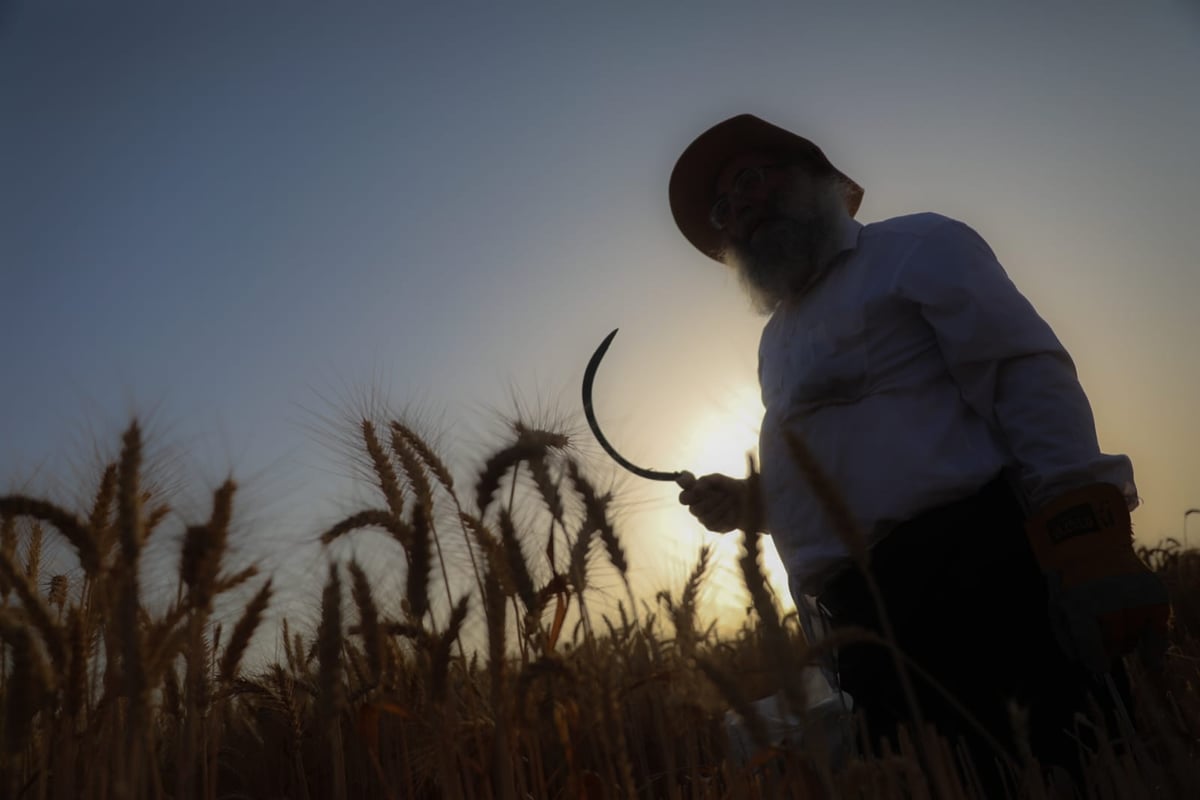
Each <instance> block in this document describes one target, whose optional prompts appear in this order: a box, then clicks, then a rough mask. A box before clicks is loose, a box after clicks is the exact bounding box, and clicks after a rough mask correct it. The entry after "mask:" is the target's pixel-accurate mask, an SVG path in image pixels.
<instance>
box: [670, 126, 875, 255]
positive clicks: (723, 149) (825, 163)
mask: <svg viewBox="0 0 1200 800" xmlns="http://www.w3.org/2000/svg"><path fill="white" fill-rule="evenodd" d="M747 152H761V153H770V154H777V155H779V156H780V157H781V158H783V159H786V160H787V161H788V162H789V163H795V164H803V165H806V166H808V167H809V168H811V169H812V170H813V171H814V173H815V174H817V175H836V176H838V177H839V178H841V180H842V182H843V183H844V185H845V188H846V210H847V211H848V212H849V213H850V216H854V215H855V214H857V213H858V207H859V205H860V204H861V203H862V197H863V189H862V187H861V186H859V185H858V184H857V183H855V182H854V181H852V180H851V179H850V178H848V177H846V175H845V174H844V173H843V172H842V171H841V170H839V169H837V168H836V167H835V166H833V164H831V163H830V161H829V159H828V158H826V157H825V154H824V153H822V152H821V148H819V147H817V146H816V145H815V144H813V143H812V142H810V141H809V140H808V139H805V138H804V137H802V136H797V135H796V134H794V133H792V132H791V131H788V130H784V129H783V128H780V127H778V126H776V125H772V124H771V123H769V122H767V121H766V120H763V119H759V118H758V117H756V116H754V115H753V114H740V115H738V116H736V117H730V118H729V119H727V120H725V121H724V122H719V123H717V124H716V125H714V126H712V127H711V128H709V129H708V130H706V131H705V132H704V133H702V134H700V135H699V136H698V137H696V140H695V141H693V142H692V143H691V144H690V145H688V147H687V149H686V150H684V151H683V154H682V155H681V156H679V160H678V161H676V162H675V169H674V170H672V172H671V181H670V185H669V193H670V199H671V214H672V216H674V217H675V224H676V225H678V226H679V230H680V232H681V233H683V235H684V237H685V238H687V240H688V241H689V242H691V243H692V245H693V246H694V247H695V248H696V249H697V250H699V251H700V252H701V253H704V255H706V256H708V257H709V258H712V259H715V260H718V261H719V260H720V253H721V250H722V249H723V248H724V237H723V236H722V235H721V232H720V231H718V230H716V229H715V228H713V227H712V224H711V223H710V222H709V210H710V209H711V208H712V203H713V200H714V197H713V191H714V189H715V187H716V184H717V177H718V176H719V175H720V173H721V169H722V168H723V167H724V166H725V164H727V163H728V162H729V161H730V159H732V158H733V157H734V156H736V155H739V154H741V153H747Z"/></svg>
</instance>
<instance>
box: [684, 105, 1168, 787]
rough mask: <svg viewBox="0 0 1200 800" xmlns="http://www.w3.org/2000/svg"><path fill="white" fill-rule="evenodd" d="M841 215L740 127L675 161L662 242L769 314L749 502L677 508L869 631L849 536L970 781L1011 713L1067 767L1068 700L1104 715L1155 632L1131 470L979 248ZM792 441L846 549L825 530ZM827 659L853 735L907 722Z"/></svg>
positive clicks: (721, 480) (842, 209)
mask: <svg viewBox="0 0 1200 800" xmlns="http://www.w3.org/2000/svg"><path fill="white" fill-rule="evenodd" d="M862 197H863V189H862V187H861V186H860V185H859V184H858V183H856V182H855V181H853V180H851V179H850V178H848V177H847V176H846V175H845V174H844V173H842V172H841V171H840V170H838V169H837V168H835V167H834V166H833V164H832V163H830V161H829V159H828V158H826V157H825V155H824V154H823V153H822V151H821V150H820V149H819V148H818V147H817V146H816V145H814V144H813V143H812V142H809V141H808V140H806V139H803V138H801V137H799V136H797V135H795V134H793V133H791V132H789V131H786V130H784V129H782V128H779V127H776V126H774V125H772V124H770V123H768V122H765V121H763V120H761V119H758V118H757V117H754V116H751V115H748V114H746V115H741V116H737V117H733V118H731V119H728V120H725V121H724V122H722V123H720V124H718V125H716V126H714V127H713V128H711V129H709V130H708V131H706V132H705V133H704V134H702V135H701V136H700V137H699V138H697V139H696V140H695V141H694V142H692V144H691V145H690V146H689V147H688V148H687V149H686V150H685V151H684V153H683V155H682V156H680V158H679V160H678V162H677V163H676V165H675V169H674V171H673V173H672V175H671V181H670V201H671V210H672V213H673V215H674V218H675V221H676V223H677V224H678V226H679V229H680V231H681V232H682V233H683V234H684V236H685V237H686V238H687V239H688V241H690V242H691V243H692V244H693V245H694V246H695V247H696V248H697V249H698V250H699V251H700V252H702V253H703V254H704V255H706V256H708V257H709V258H712V259H714V260H717V261H721V262H723V263H725V264H727V265H729V266H731V267H733V268H734V269H735V270H736V271H737V274H738V276H739V278H740V280H741V282H742V284H743V286H744V287H745V288H746V290H747V291H748V293H749V294H750V297H751V299H752V301H753V303H754V306H755V307H756V308H757V309H758V310H759V311H761V312H763V313H764V314H765V315H769V319H768V320H767V323H766V326H765V327H764V329H763V334H762V340H761V344H760V347H759V381H760V384H761V389H762V398H763V405H764V407H765V415H764V418H763V422H762V428H761V434H760V436H761V438H760V444H759V454H760V459H761V475H760V476H759V478H758V483H757V485H752V484H751V483H750V482H749V481H748V480H746V479H735V478H731V477H729V476H724V475H707V476H704V477H702V478H700V479H698V480H695V481H694V482H691V481H690V480H689V481H686V482H685V483H686V485H685V488H684V491H683V492H682V493H681V494H680V502H682V503H684V504H685V505H687V506H688V507H689V509H690V510H691V512H692V513H693V514H694V515H695V516H696V517H697V518H698V519H699V520H700V521H701V522H702V523H703V524H704V525H705V526H706V527H708V528H709V529H711V530H714V531H721V532H724V531H730V530H733V529H735V528H744V527H746V526H747V525H749V524H752V523H751V522H750V521H751V520H753V519H756V518H760V519H762V520H763V525H762V527H763V528H764V530H765V531H766V532H768V533H770V534H772V535H773V537H774V540H775V545H776V548H777V549H778V551H779V554H780V557H781V558H782V560H783V563H784V565H785V566H786V568H787V571H788V577H789V582H790V587H791V591H792V593H793V595H794V596H795V597H796V598H797V601H798V604H801V602H800V601H801V597H802V596H812V597H815V598H817V600H818V601H819V604H820V607H821V608H822V610H823V612H824V613H826V614H827V615H828V617H829V621H830V622H831V623H832V624H833V625H834V627H835V628H836V627H847V626H854V627H863V628H867V629H870V630H874V631H877V632H882V631H883V630H884V624H883V621H882V620H881V618H880V616H879V614H878V613H877V611H878V610H877V608H876V605H875V603H874V602H873V601H872V593H871V590H870V587H869V585H868V582H867V580H866V579H865V577H864V574H863V571H862V570H861V569H858V568H857V567H856V566H855V564H854V563H853V560H852V558H851V552H850V548H848V546H847V545H848V541H847V540H848V539H853V538H854V536H862V537H865V541H866V544H867V545H868V546H869V547H870V551H869V563H870V574H871V577H872V578H873V580H874V581H875V583H876V584H877V585H878V588H879V591H880V592H881V594H882V601H883V606H884V608H883V611H884V612H885V615H886V618H887V619H888V620H890V623H891V627H892V630H893V632H894V635H895V639H896V642H897V644H898V645H899V647H900V649H901V650H902V651H903V652H904V653H905V654H906V656H907V657H908V658H909V659H911V661H912V663H913V664H915V665H916V666H917V667H918V668H919V670H916V671H913V677H912V681H913V685H914V687H915V689H916V695H917V700H918V705H919V706H920V713H921V714H922V715H923V717H924V718H925V720H926V721H929V722H933V723H934V724H935V725H936V726H937V727H938V728H939V730H940V731H941V732H942V733H943V734H945V735H947V736H949V737H954V738H959V737H961V738H963V740H964V741H965V742H966V744H967V745H968V747H969V749H970V751H971V753H972V755H973V756H974V757H975V759H976V761H977V762H982V764H979V765H978V768H979V769H981V770H984V771H987V770H991V769H992V768H991V766H989V765H990V764H991V763H992V762H993V761H994V759H995V758H996V757H997V756H998V755H1000V754H998V753H996V747H995V746H994V744H993V743H998V744H999V745H1000V747H1001V749H1002V750H1003V751H1004V752H1003V755H1007V756H1009V757H1012V758H1016V757H1017V756H1018V751H1019V747H1018V745H1017V742H1018V741H1020V739H1018V738H1017V735H1014V727H1016V728H1018V729H1019V728H1022V727H1023V726H1022V725H1021V724H1016V725H1014V723H1015V721H1016V720H1017V718H1018V717H1020V716H1021V715H1022V714H1025V713H1027V714H1028V717H1027V734H1028V741H1029V743H1030V745H1031V747H1032V749H1033V752H1034V754H1035V755H1037V756H1038V757H1040V758H1041V759H1043V761H1044V762H1046V763H1051V764H1061V765H1064V766H1067V767H1068V768H1073V767H1075V766H1076V765H1077V753H1076V750H1077V743H1076V742H1077V739H1076V738H1075V734H1074V733H1073V715H1074V713H1075V712H1077V711H1086V710H1087V708H1088V702H1089V700H1088V697H1089V695H1092V696H1094V697H1095V698H1096V699H1097V700H1098V701H1099V702H1100V703H1101V705H1102V706H1104V707H1106V708H1110V709H1111V708H1112V706H1113V703H1114V700H1113V698H1114V694H1115V692H1116V691H1117V690H1118V689H1123V688H1124V681H1123V672H1122V671H1121V669H1120V662H1119V657H1120V655H1121V654H1122V653H1125V652H1128V651H1129V650H1130V649H1131V648H1132V647H1133V645H1134V644H1136V643H1137V642H1139V641H1141V640H1143V639H1145V638H1146V635H1147V633H1148V632H1150V633H1154V634H1156V635H1161V634H1162V631H1163V629H1164V626H1165V613H1166V608H1167V607H1166V605H1165V602H1166V601H1165V596H1163V594H1162V592H1161V585H1160V584H1158V583H1157V582H1156V580H1155V579H1154V576H1153V575H1151V574H1150V573H1149V571H1148V570H1146V568H1145V567H1144V565H1142V564H1141V563H1140V562H1139V561H1138V560H1137V557H1136V556H1135V555H1134V553H1133V549H1132V544H1131V537H1132V533H1131V528H1130V522H1129V511H1130V510H1132V509H1133V508H1134V507H1135V506H1136V505H1137V502H1138V501H1137V490H1136V488H1135V485H1134V481H1133V470H1132V467H1131V464H1130V461H1129V459H1128V458H1126V457H1125V456H1121V455H1105V454H1103V453H1101V452H1100V448H1099V445H1098V443H1097V437H1096V431H1095V424H1094V421H1093V417H1092V412H1091V408H1090V407H1089V404H1088V400H1087V397H1086V396H1085V395H1084V392H1083V390H1082V388H1081V387H1080V385H1079V382H1078V380H1077V378H1076V373H1075V369H1074V366H1073V364H1072V362H1071V359H1070V357H1069V356H1068V355H1067V352H1066V351H1065V350H1064V348H1063V346H1062V344H1061V343H1060V342H1059V341H1058V339H1057V338H1056V337H1055V335H1054V333H1053V332H1052V331H1051V329H1050V327H1049V326H1048V325H1047V324H1046V323H1045V321H1043V320H1042V319H1041V318H1040V317H1039V316H1038V314H1037V313H1036V312H1035V311H1034V309H1033V307H1032V306H1031V305H1030V304H1029V302H1028V301H1027V300H1026V299H1025V298H1024V297H1023V296H1022V295H1021V294H1020V293H1019V292H1018V291H1017V289H1016V287H1014V286H1013V284H1012V282H1011V281H1010V280H1009V279H1008V277H1007V276H1006V275H1005V273H1004V270H1003V269H1002V268H1001V266H1000V264H999V263H998V262H997V260H996V258H995V256H994V255H993V253H992V251H991V250H990V248H989V247H988V246H987V244H986V243H985V242H984V241H983V239H982V238H980V236H979V235H978V234H977V233H975V232H974V231H973V230H972V229H970V228H969V227H967V226H966V225H964V224H963V223H961V222H957V221H955V220H952V219H949V218H947V217H943V216H940V215H937V214H930V213H925V214H914V215H911V216H904V217H898V218H895V219H889V220H885V221H883V222H877V223H872V224H869V225H863V224H861V223H859V222H857V221H855V219H854V216H855V214H856V212H857V211H858V208H859V205H860V203H861V201H862ZM796 442H800V443H802V444H803V445H804V446H805V447H806V448H807V450H808V451H809V452H811V454H812V456H813V457H814V459H815V461H816V463H817V467H818V468H819V469H820V470H821V471H822V472H823V473H824V474H825V475H826V476H828V478H829V479H830V480H831V481H832V484H833V485H834V486H835V487H836V489H837V490H838V492H839V493H840V495H841V497H842V499H844V501H845V502H846V504H847V505H848V507H849V509H850V511H851V513H852V516H853V520H852V521H851V524H852V525H853V526H854V527H855V528H856V530H855V531H851V532H847V531H845V530H838V525H837V523H836V522H835V520H834V519H833V517H832V516H831V514H830V513H829V512H830V509H829V508H827V507H826V505H827V504H826V503H823V502H822V500H821V498H820V497H819V496H818V493H817V492H815V491H814V490H813V487H812V485H811V480H810V479H811V477H812V476H811V474H806V472H805V469H806V468H805V466H804V464H803V463H802V461H799V460H798V459H797V458H796V457H795V456H796V453H795V450H794V448H795V446H796ZM809 472H810V473H811V468H810V469H809ZM838 661H839V663H838V673H839V678H840V682H841V686H842V688H843V689H845V690H846V691H847V692H848V693H849V694H850V695H851V696H852V697H853V698H854V701H855V704H856V706H858V707H859V708H861V709H862V710H863V712H864V714H865V718H866V722H867V725H868V729H869V731H870V733H871V735H872V736H873V737H874V738H876V739H884V738H890V737H893V736H894V735H895V732H896V729H897V726H899V725H901V724H903V723H906V722H911V721H912V719H913V716H912V709H911V704H909V703H908V702H906V697H905V694H904V692H903V690H902V685H901V683H900V681H899V680H898V678H897V673H896V670H895V668H894V663H893V660H892V658H891V655H890V653H889V652H888V650H887V649H886V648H883V647H880V646H878V645H870V644H857V645H850V646H845V647H843V648H842V649H841V652H840V653H839V659H838ZM923 673H924V674H923ZM1114 677H1115V678H1116V680H1115V681H1114V680H1113V678H1114ZM934 683H936V684H937V686H934V685H933V684H934ZM947 693H948V694H949V695H950V696H951V697H953V701H951V700H948V699H947V697H946V695H947ZM963 708H965V710H966V711H967V712H968V715H969V718H968V715H964V714H963V713H962V709H963ZM981 728H982V731H981ZM984 732H986V733H984ZM1020 735H1021V736H1023V735H1024V733H1022V734H1020ZM989 774H991V775H992V777H993V778H994V777H995V775H996V773H989ZM988 782H989V783H992V784H993V785H994V783H993V781H992V780H991V779H988Z"/></svg>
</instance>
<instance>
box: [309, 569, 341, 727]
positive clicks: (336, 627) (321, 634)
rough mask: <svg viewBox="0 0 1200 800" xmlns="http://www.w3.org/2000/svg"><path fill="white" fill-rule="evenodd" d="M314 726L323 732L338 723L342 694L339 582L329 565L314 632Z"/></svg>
mask: <svg viewBox="0 0 1200 800" xmlns="http://www.w3.org/2000/svg"><path fill="white" fill-rule="evenodd" d="M316 646H317V659H318V669H317V725H318V727H319V728H320V729H321V730H322V731H325V732H328V731H330V730H331V729H332V728H333V726H334V725H335V724H336V722H337V715H338V713H339V712H340V711H341V708H342V702H343V699H344V698H343V693H342V680H341V678H342V661H341V652H342V582H341V578H340V576H339V575H338V568H337V564H330V565H329V579H328V580H327V581H326V582H325V590H324V592H323V593H322V595H321V624H320V627H319V628H318V630H317V642H316Z"/></svg>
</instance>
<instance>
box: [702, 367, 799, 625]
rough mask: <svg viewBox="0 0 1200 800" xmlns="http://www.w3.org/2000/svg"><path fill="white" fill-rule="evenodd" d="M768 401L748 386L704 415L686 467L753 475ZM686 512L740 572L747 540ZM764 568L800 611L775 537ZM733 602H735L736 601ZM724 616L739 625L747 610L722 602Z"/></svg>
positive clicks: (767, 544)
mask: <svg viewBox="0 0 1200 800" xmlns="http://www.w3.org/2000/svg"><path fill="white" fill-rule="evenodd" d="M762 413H763V409H762V402H761V400H760V399H759V393H758V387H757V386H754V385H742V386H738V387H735V388H733V389H732V390H730V391H729V392H728V393H726V394H725V395H724V396H723V398H722V401H721V402H720V403H718V404H715V405H714V406H713V407H711V408H710V409H708V410H706V411H704V412H701V413H700V414H698V416H697V419H696V422H695V424H694V426H693V428H692V431H693V434H692V436H691V437H690V438H689V440H688V441H687V442H686V444H685V445H684V448H683V453H682V455H683V459H682V460H681V463H682V464H686V465H687V469H688V470H690V471H691V472H693V473H694V474H695V475H696V476H697V477H699V476H701V475H706V474H709V473H712V472H720V473H724V474H726V475H731V476H734V477H738V478H740V477H744V476H745V475H746V474H747V471H748V463H747V458H748V457H753V458H754V460H755V464H756V465H757V462H758V430H759V425H760V423H761V422H762ZM680 512H681V513H682V514H683V515H684V516H686V517H687V519H688V521H689V524H690V525H691V526H692V527H693V529H694V530H695V531H696V533H697V538H698V539H699V540H700V541H702V542H705V543H707V544H709V545H710V546H711V547H712V548H713V555H714V556H715V557H716V559H717V560H718V561H720V562H724V563H725V564H726V565H729V566H730V567H731V568H732V569H734V570H736V569H737V567H736V564H737V560H738V558H739V557H740V555H741V539H742V537H741V536H740V535H738V534H718V533H711V532H709V531H707V530H705V529H704V528H703V527H702V526H701V525H700V524H699V523H698V522H696V521H695V519H693V518H692V517H691V516H690V515H689V514H688V513H687V511H686V510H685V509H683V508H681V509H680ZM763 570H764V572H765V573H766V576H767V579H768V581H769V582H770V584H771V587H772V589H774V591H775V593H776V596H777V597H778V598H779V599H780V601H781V604H782V606H783V607H784V609H785V610H789V611H790V610H791V609H792V608H794V604H793V603H792V598H791V595H790V594H789V592H788V589H787V577H786V572H785V571H784V568H783V564H782V562H781V561H780V560H779V554H778V553H777V552H776V550H775V546H774V543H773V542H772V541H771V539H770V537H767V538H766V539H764V541H763ZM730 599H731V600H732V598H730ZM721 605H724V606H725V607H724V608H722V609H721V612H722V616H724V617H726V618H727V621H729V622H730V623H731V624H733V625H735V626H736V625H740V617H741V616H742V614H743V613H744V608H742V607H740V606H738V605H737V604H736V603H732V602H731V603H730V604H727V605H725V604H721Z"/></svg>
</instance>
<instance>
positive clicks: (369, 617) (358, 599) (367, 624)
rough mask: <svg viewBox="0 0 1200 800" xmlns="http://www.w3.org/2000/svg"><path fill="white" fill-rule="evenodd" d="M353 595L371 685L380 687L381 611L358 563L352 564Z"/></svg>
mask: <svg viewBox="0 0 1200 800" xmlns="http://www.w3.org/2000/svg"><path fill="white" fill-rule="evenodd" d="M349 569H350V578H351V581H352V583H351V594H352V595H353V597H354V604H355V605H356V606H357V607H358V623H359V631H358V632H360V633H361V634H362V638H363V649H364V651H365V653H366V659H367V669H368V671H369V672H370V675H371V684H372V685H373V686H377V685H379V681H380V676H381V674H382V672H383V655H384V653H383V635H382V634H381V632H380V630H379V609H378V608H377V607H376V606H375V598H374V597H373V596H372V594H371V582H370V581H368V580H367V573H366V572H364V571H363V568H362V567H361V566H359V563H358V562H357V561H351V562H350V566H349Z"/></svg>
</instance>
